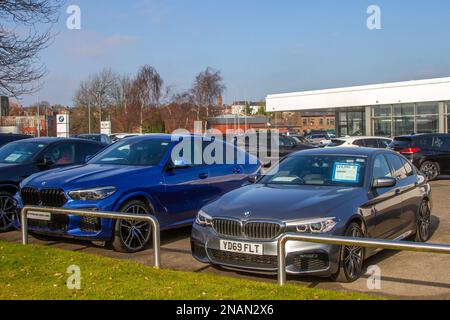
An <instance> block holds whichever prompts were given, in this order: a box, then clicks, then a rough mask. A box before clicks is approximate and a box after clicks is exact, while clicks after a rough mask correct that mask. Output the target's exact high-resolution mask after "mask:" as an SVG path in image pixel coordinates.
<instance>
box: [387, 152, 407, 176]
mask: <svg viewBox="0 0 450 320" xmlns="http://www.w3.org/2000/svg"><path fill="white" fill-rule="evenodd" d="M387 159H388V161H389V163H390V164H391V167H392V169H393V170H394V178H398V179H401V180H402V179H405V178H406V177H407V174H406V169H405V167H404V163H403V161H402V159H401V158H400V157H399V156H397V155H395V154H388V155H387Z"/></svg>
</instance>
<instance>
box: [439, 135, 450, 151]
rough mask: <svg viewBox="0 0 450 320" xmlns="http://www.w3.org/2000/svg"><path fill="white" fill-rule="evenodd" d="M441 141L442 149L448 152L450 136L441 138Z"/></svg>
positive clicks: (449, 149)
mask: <svg viewBox="0 0 450 320" xmlns="http://www.w3.org/2000/svg"><path fill="white" fill-rule="evenodd" d="M441 139H442V140H443V145H442V149H443V150H445V151H450V136H442V137H441Z"/></svg>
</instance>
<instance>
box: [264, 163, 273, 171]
mask: <svg viewBox="0 0 450 320" xmlns="http://www.w3.org/2000/svg"><path fill="white" fill-rule="evenodd" d="M271 166H272V161H269V162H266V163H263V168H264V169H269V168H270V167H271Z"/></svg>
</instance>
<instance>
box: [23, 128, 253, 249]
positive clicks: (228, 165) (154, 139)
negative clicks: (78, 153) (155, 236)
mask: <svg viewBox="0 0 450 320" xmlns="http://www.w3.org/2000/svg"><path fill="white" fill-rule="evenodd" d="M186 141H188V144H187V147H186ZM181 144H183V146H182V147H180V146H181ZM205 154H207V155H208V156H205ZM230 159H234V160H233V161H229V160H230ZM222 160H223V161H222ZM260 170H261V164H260V162H259V161H258V160H257V159H256V158H254V157H253V156H251V155H249V154H248V153H246V152H245V151H243V150H240V149H237V148H235V147H234V146H233V145H230V144H227V143H225V142H222V141H216V140H208V139H205V138H202V137H193V136H192V137H191V136H189V137H177V138H175V137H173V136H170V135H150V136H143V137H134V138H128V139H125V140H122V141H120V142H118V143H116V144H114V145H112V146H110V147H109V148H107V149H105V150H104V151H103V152H101V153H100V154H98V155H97V156H95V157H94V158H93V159H92V160H90V161H89V162H88V163H87V164H85V165H80V166H76V167H70V168H66V169H64V168H63V169H56V170H52V171H49V172H45V173H40V174H36V175H34V176H31V177H30V178H28V179H26V180H24V181H23V182H22V184H21V191H20V193H18V194H17V195H16V200H17V202H18V203H19V206H20V207H23V206H26V205H33V206H36V205H38V206H43V207H57V208H58V207H60V208H65V209H89V210H99V211H112V212H129V213H135V214H143V215H146V214H150V215H154V216H156V217H157V218H158V220H159V222H160V225H161V229H162V230H164V229H172V228H177V227H182V226H188V225H191V224H192V223H193V221H194V219H195V217H196V215H197V213H198V210H199V209H200V208H202V207H203V206H205V205H206V204H208V203H210V202H212V201H214V200H216V199H218V198H219V197H220V196H222V195H223V194H225V193H227V192H229V191H231V190H233V189H236V188H238V187H240V186H241V185H242V184H243V183H244V182H246V181H247V180H248V178H249V176H252V175H256V174H258V173H259V172H260ZM36 218H37V219H38V220H33V219H30V220H29V228H30V231H31V232H32V233H33V234H35V235H38V236H39V235H40V236H42V235H44V236H48V235H50V236H62V237H73V238H78V239H85V240H91V241H108V242H111V244H112V246H113V248H114V249H115V250H117V251H121V252H137V251H140V250H142V249H144V248H145V246H146V245H147V243H148V242H149V239H150V238H151V228H150V226H149V225H148V224H147V223H133V222H129V221H118V222H117V223H116V222H115V221H113V220H110V219H94V218H84V217H83V218H82V217H78V216H69V217H67V216H62V215H55V214H54V215H50V214H49V215H48V217H44V216H40V217H36Z"/></svg>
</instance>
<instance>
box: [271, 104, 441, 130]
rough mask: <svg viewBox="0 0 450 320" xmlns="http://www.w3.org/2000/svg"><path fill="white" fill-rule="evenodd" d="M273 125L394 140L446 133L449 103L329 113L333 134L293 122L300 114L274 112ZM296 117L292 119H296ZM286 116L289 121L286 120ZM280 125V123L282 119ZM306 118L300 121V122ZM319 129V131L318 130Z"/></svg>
mask: <svg viewBox="0 0 450 320" xmlns="http://www.w3.org/2000/svg"><path fill="white" fill-rule="evenodd" d="M275 114H276V116H275V119H276V121H274V124H277V125H278V127H283V125H286V126H291V127H295V128H297V129H298V130H297V131H299V132H302V131H305V130H304V129H305V128H307V129H315V130H318V129H324V130H327V131H335V133H336V135H337V136H339V137H344V136H364V135H373V136H381V137H396V136H401V135H408V134H413V133H417V134H420V133H450V102H421V103H406V104H388V105H377V106H372V107H349V108H334V109H329V111H328V114H335V118H336V121H334V123H335V130H331V127H330V126H328V127H327V126H325V125H323V126H320V125H318V124H316V125H315V126H314V127H311V126H309V123H308V126H307V125H306V124H305V123H303V125H302V124H301V123H299V122H298V121H295V119H297V118H298V117H300V115H303V116H304V112H277V113H275ZM297 114H298V116H295V115H297ZM287 115H290V117H287ZM283 117H284V121H281V119H283ZM305 121H306V118H303V122H305ZM322 127H323V128H322Z"/></svg>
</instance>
